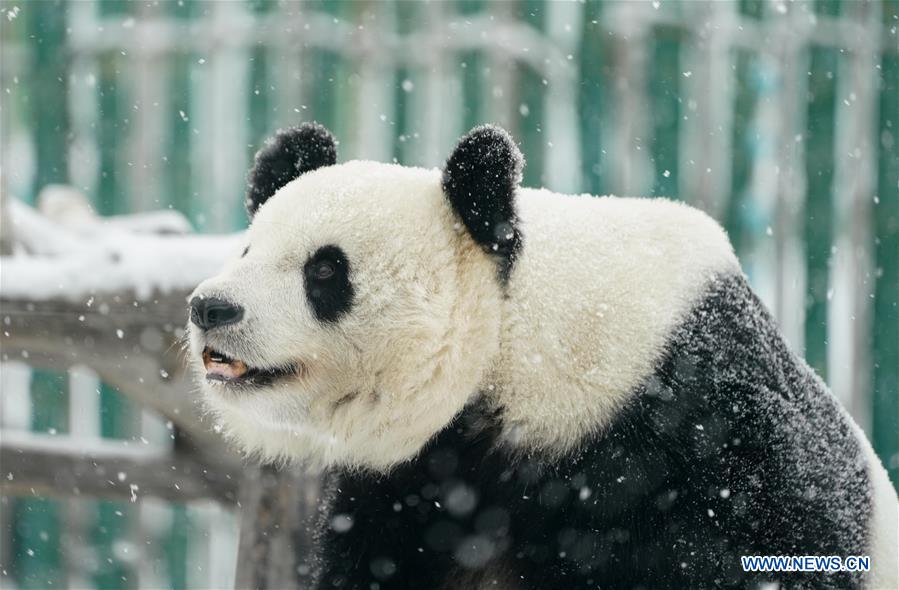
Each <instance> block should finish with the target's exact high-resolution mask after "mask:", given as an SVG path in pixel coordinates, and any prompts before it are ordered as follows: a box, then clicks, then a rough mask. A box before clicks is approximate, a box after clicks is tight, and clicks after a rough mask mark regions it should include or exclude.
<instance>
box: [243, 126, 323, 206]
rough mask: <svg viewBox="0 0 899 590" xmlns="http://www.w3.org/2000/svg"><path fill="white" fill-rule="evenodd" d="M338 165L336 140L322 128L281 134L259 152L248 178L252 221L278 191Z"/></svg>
mask: <svg viewBox="0 0 899 590" xmlns="http://www.w3.org/2000/svg"><path fill="white" fill-rule="evenodd" d="M336 162H337V147H336V142H335V141H334V136H333V135H331V132H330V131H328V130H327V128H325V127H324V126H323V125H319V124H318V123H303V124H302V125H299V126H297V127H290V128H288V129H280V130H278V131H277V132H276V133H275V135H274V137H272V138H270V139H268V140H267V141H266V142H265V145H264V146H263V147H262V149H260V150H259V151H258V152H256V158H255V159H254V161H253V167H252V168H251V169H250V173H249V174H248V175H247V199H246V206H247V213H248V214H249V216H250V217H251V218H252V217H253V215H255V214H256V210H257V209H259V207H261V206H262V204H263V203H265V202H266V201H267V200H269V198H271V196H272V195H273V194H275V193H276V192H277V191H278V189H279V188H281V187H282V186H284V185H285V184H287V183H288V182H290V181H291V180H293V179H295V178H298V177H299V176H300V175H302V174H305V173H306V172H309V171H311V170H315V169H316V168H321V167H322V166H331V165H332V164H334V163H336Z"/></svg>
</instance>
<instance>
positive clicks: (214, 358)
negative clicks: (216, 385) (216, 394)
mask: <svg viewBox="0 0 899 590" xmlns="http://www.w3.org/2000/svg"><path fill="white" fill-rule="evenodd" d="M203 366H205V367H206V378H207V379H212V380H215V381H236V380H239V379H242V378H243V377H244V376H245V375H246V374H247V372H248V371H249V368H248V367H247V365H246V363H244V362H243V361H242V360H240V359H232V358H231V357H229V356H227V355H225V354H223V353H221V352H219V351H217V350H213V349H212V348H209V347H208V346H207V347H206V348H204V349H203Z"/></svg>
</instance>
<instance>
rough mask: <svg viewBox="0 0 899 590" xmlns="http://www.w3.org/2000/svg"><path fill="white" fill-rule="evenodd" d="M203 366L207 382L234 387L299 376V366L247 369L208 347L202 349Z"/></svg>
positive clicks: (266, 383) (237, 360)
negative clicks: (216, 382) (218, 382)
mask: <svg viewBox="0 0 899 590" xmlns="http://www.w3.org/2000/svg"><path fill="white" fill-rule="evenodd" d="M203 366H204V367H206V379H207V380H208V381H220V382H222V383H227V384H234V385H269V384H271V383H272V382H273V381H275V380H276V379H280V378H283V377H291V376H293V377H297V376H299V375H300V374H301V371H300V368H299V365H290V366H286V367H276V368H273V369H259V368H255V367H249V366H247V364H246V363H245V362H243V361H242V360H240V359H235V358H231V357H229V356H228V355H226V354H224V353H222V352H219V351H217V350H215V349H213V348H210V347H208V346H207V347H205V348H204V349H203Z"/></svg>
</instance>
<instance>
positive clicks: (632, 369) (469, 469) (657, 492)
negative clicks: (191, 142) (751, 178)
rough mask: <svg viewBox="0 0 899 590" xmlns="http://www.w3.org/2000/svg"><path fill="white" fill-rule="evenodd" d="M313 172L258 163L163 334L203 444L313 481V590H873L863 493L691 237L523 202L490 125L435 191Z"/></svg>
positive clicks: (803, 373)
mask: <svg viewBox="0 0 899 590" xmlns="http://www.w3.org/2000/svg"><path fill="white" fill-rule="evenodd" d="M335 145H336V142H335V140H334V138H333V136H332V135H331V134H330V133H329V132H328V131H327V130H326V129H325V128H324V127H322V126H320V125H317V124H303V125H300V126H298V127H295V128H291V129H286V130H282V131H280V132H278V133H277V134H276V135H275V136H274V137H273V138H272V139H270V140H269V141H268V143H267V144H266V145H265V146H264V147H263V148H262V149H261V150H260V151H259V153H258V154H257V155H256V158H255V162H254V165H253V168H252V170H251V171H250V174H249V190H248V196H247V208H248V211H249V214H250V216H251V218H252V223H251V226H250V228H249V230H248V232H247V233H246V240H245V244H244V247H243V249H242V251H241V252H240V253H239V255H237V253H235V257H234V259H233V260H231V261H230V262H229V263H228V264H227V266H226V267H225V268H224V270H223V271H222V272H221V274H219V275H218V276H216V277H213V278H211V279H209V280H207V281H205V282H204V283H202V284H201V285H200V286H199V287H197V289H196V291H195V292H194V293H193V295H192V297H191V299H190V323H189V325H190V328H189V332H190V333H189V340H190V346H191V350H192V358H193V364H194V366H195V367H196V369H197V372H198V374H199V376H200V383H201V384H202V389H203V392H204V398H205V403H206V404H207V406H208V407H209V408H210V410H211V411H212V412H214V414H215V415H216V416H217V420H218V421H219V422H220V424H221V425H222V427H223V429H224V431H225V432H226V433H227V435H228V436H229V437H230V438H231V439H232V440H233V441H235V442H236V443H237V444H238V445H240V446H241V447H242V448H243V449H244V450H245V451H247V452H248V453H253V454H256V455H257V456H258V457H260V458H261V459H262V460H265V461H296V462H300V463H304V464H306V465H314V466H318V467H321V468H323V469H324V470H325V473H326V484H325V490H324V492H323V500H322V518H321V522H320V526H319V530H318V538H317V541H318V549H317V551H318V557H317V560H316V565H317V570H318V571H317V574H316V575H317V578H316V579H317V582H316V584H317V585H318V587H320V588H354V589H355V588H362V589H375V588H377V589H386V588H416V589H418V588H421V589H450V588H465V589H468V588H472V589H474V588H497V589H506V590H510V589H540V590H543V589H555V588H558V589H562V588H564V589H571V588H603V589H609V588H612V589H617V588H646V589H650V588H677V589H694V588H762V587H764V588H776V587H779V588H896V587H897V573H896V572H897V556H896V553H897V541H896V529H897V497H896V493H895V491H894V489H893V488H892V486H891V484H890V482H889V480H888V479H887V475H886V472H885V470H884V468H883V466H882V465H881V464H880V462H879V461H878V459H877V458H876V456H875V455H874V453H873V452H872V449H871V446H870V444H869V443H868V442H867V440H866V439H865V437H864V435H863V434H862V433H861V431H860V429H859V428H858V427H857V426H856V425H855V424H854V423H853V421H852V419H851V418H850V417H849V416H848V415H847V413H846V411H845V410H844V409H843V408H842V407H840V405H839V404H838V403H837V401H836V400H835V398H834V397H833V395H832V394H831V393H830V392H829V391H828V390H827V388H826V387H825V385H824V384H823V383H822V381H821V380H820V379H819V378H818V377H817V376H816V375H815V374H814V373H813V371H812V370H811V369H810V368H809V367H808V366H807V365H806V364H805V363H804V362H803V361H802V360H801V359H800V358H799V357H797V356H796V355H795V354H794V353H793V352H791V351H790V350H789V348H788V347H787V345H786V344H785V342H784V340H783V338H782V337H781V335H780V334H779V333H778V330H777V328H776V326H775V322H774V320H773V319H772V316H771V315H770V314H769V312H768V311H766V309H765V307H764V306H763V305H762V303H761V302H760V301H759V299H758V298H757V297H756V295H754V294H753V292H752V290H751V289H750V287H749V285H748V283H747V279H746V277H745V276H744V275H743V274H742V273H741V271H740V267H739V265H738V262H737V259H736V258H735V256H734V253H733V250H732V248H731V246H730V244H729V242H728V239H727V236H726V235H725V233H724V231H723V230H722V229H721V227H719V226H718V225H717V224H716V223H715V222H714V221H713V220H712V219H710V218H709V217H707V216H706V215H704V214H703V213H701V212H699V211H697V210H695V209H692V208H690V207H688V206H686V205H684V204H681V203H678V202H672V201H668V200H663V199H630V198H616V197H601V198H599V197H593V196H569V195H560V194H554V193H552V192H550V191H548V190H542V189H531V188H523V187H522V186H520V180H521V170H522V166H523V160H522V156H521V154H520V153H519V150H518V148H517V147H516V145H515V143H514V142H513V141H512V139H511V138H510V136H509V135H508V134H507V133H506V132H505V131H503V130H501V129H499V128H497V127H493V126H482V127H478V128H475V129H474V130H472V131H471V132H469V133H468V134H467V135H465V136H464V137H462V138H461V139H460V140H459V142H458V144H457V145H456V146H455V148H454V149H453V151H452V153H451V154H450V155H449V158H448V159H447V161H446V163H445V166H444V167H443V169H442V170H437V169H431V170H426V169H421V168H411V167H404V166H399V165H396V164H383V163H376V162H368V161H351V162H346V163H342V164H338V163H337V157H336V147H335ZM748 555H784V556H806V555H814V556H841V557H844V556H864V555H868V556H870V557H871V571H870V572H867V573H848V572H844V573H752V572H746V571H744V570H743V568H742V565H741V561H740V556H748Z"/></svg>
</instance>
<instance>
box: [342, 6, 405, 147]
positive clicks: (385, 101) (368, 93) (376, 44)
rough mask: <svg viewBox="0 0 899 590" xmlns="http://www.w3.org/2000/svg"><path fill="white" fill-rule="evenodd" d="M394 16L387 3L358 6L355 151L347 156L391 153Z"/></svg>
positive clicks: (393, 97) (393, 99) (393, 115)
mask: <svg viewBox="0 0 899 590" xmlns="http://www.w3.org/2000/svg"><path fill="white" fill-rule="evenodd" d="M392 16H393V10H392V7H391V6H390V5H388V4H387V3H385V2H380V1H368V2H365V3H361V4H359V5H358V9H357V12H356V15H355V18H357V19H358V26H357V30H356V33H355V35H354V38H353V42H354V43H356V44H358V45H360V46H361V47H360V49H361V50H360V53H359V56H360V57H359V58H357V59H356V60H355V61H354V63H353V64H352V68H353V76H352V77H353V78H354V79H356V80H357V83H356V87H355V89H354V91H353V92H352V96H353V97H354V101H353V107H354V112H353V115H354V119H355V121H356V123H355V124H354V125H352V133H353V141H352V144H353V145H354V147H355V152H354V153H352V154H344V156H343V157H345V158H350V157H353V158H358V159H367V160H376V161H381V162H383V161H386V160H389V159H390V157H391V156H392V151H393V131H394V128H395V125H394V123H395V113H394V104H395V98H396V95H395V93H394V92H393V89H394V76H393V71H391V70H390V68H389V61H390V60H389V58H390V56H389V55H388V54H387V53H386V51H385V46H386V43H385V40H386V39H388V38H389V37H391V36H392V35H393V34H394V29H393V27H392V24H393V22H392V21H393V19H392ZM359 27H361V29H360V28H359Z"/></svg>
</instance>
